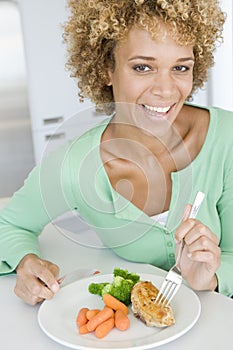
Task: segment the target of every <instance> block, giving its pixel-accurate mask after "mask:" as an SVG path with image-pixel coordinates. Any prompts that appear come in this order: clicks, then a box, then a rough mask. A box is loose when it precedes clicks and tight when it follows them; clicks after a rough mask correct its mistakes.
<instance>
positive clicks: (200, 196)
mask: <svg viewBox="0 0 233 350" xmlns="http://www.w3.org/2000/svg"><path fill="white" fill-rule="evenodd" d="M204 197H205V194H204V193H203V192H198V193H197V195H196V197H195V200H194V202H193V205H192V209H191V212H190V214H189V218H192V219H195V217H196V215H197V213H198V210H199V208H200V206H201V204H202V202H203V200H204ZM183 247H184V240H182V241H181V243H180V246H179V250H178V253H177V258H176V263H175V264H174V265H173V266H172V267H171V269H170V270H169V271H168V273H167V275H166V277H165V279H164V281H163V284H162V286H161V288H160V290H159V293H158V295H157V297H156V299H155V303H157V304H158V305H160V304H162V305H167V304H169V303H170V302H171V300H172V299H173V297H174V296H175V294H176V293H177V291H178V290H179V288H180V286H181V284H182V276H181V272H180V270H179V269H178V268H177V266H178V265H179V261H180V257H181V253H182V250H183Z"/></svg>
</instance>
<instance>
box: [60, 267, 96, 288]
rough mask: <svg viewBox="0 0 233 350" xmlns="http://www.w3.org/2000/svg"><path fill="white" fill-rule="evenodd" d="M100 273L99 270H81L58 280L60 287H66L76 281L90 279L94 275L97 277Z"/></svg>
mask: <svg viewBox="0 0 233 350" xmlns="http://www.w3.org/2000/svg"><path fill="white" fill-rule="evenodd" d="M98 273H100V271H98V270H97V269H87V268H80V269H77V270H75V271H72V272H69V273H67V274H66V275H64V276H62V277H60V278H59V279H58V283H59V284H60V287H64V286H66V285H68V284H70V283H73V282H75V281H78V280H80V279H82V278H85V277H90V276H93V275H96V274H98Z"/></svg>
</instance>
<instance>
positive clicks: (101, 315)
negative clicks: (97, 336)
mask: <svg viewBox="0 0 233 350" xmlns="http://www.w3.org/2000/svg"><path fill="white" fill-rule="evenodd" d="M112 317H114V311H113V310H112V309H111V308H110V307H107V306H105V307H104V309H102V310H101V311H100V312H98V314H97V315H95V316H94V317H92V318H91V319H90V320H89V321H88V322H87V329H88V330H89V332H92V331H94V330H95V329H96V328H97V327H98V326H99V325H100V324H101V323H103V322H104V321H106V320H108V319H109V318H112Z"/></svg>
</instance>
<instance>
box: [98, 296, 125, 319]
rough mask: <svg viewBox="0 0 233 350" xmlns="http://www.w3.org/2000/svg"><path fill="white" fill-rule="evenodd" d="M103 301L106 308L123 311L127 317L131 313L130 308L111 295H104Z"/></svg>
mask: <svg viewBox="0 0 233 350" xmlns="http://www.w3.org/2000/svg"><path fill="white" fill-rule="evenodd" d="M103 301H104V303H105V305H106V306H108V307H109V308H111V309H113V310H115V311H116V310H122V311H123V312H124V313H125V314H126V315H127V314H128V313H129V310H128V307H127V306H126V305H125V304H124V303H122V302H121V301H120V300H118V299H117V298H115V297H113V296H112V295H111V294H104V296H103Z"/></svg>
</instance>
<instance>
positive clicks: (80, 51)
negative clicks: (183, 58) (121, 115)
mask: <svg viewBox="0 0 233 350" xmlns="http://www.w3.org/2000/svg"><path fill="white" fill-rule="evenodd" d="M68 8H69V9H70V12H71V14H70V17H69V18H68V20H67V22H66V23H65V25H64V34H63V37H64V41H65V43H66V45H67V52H68V61H67V68H68V69H69V70H70V71H71V76H72V77H73V78H75V79H76V80H77V84H78V87H79V96H80V99H81V100H82V101H83V99H84V98H89V99H91V100H92V101H93V102H94V103H95V104H96V106H97V107H98V108H99V109H102V110H105V111H106V106H110V105H112V102H114V97H113V91H112V87H111V86H108V85H107V82H108V79H109V78H108V70H109V69H112V70H114V64H115V61H114V48H115V46H116V43H117V42H118V41H120V40H124V39H125V38H126V36H127V33H128V31H129V30H130V28H132V26H134V25H136V26H138V27H139V28H142V29H145V30H147V31H149V32H150V34H151V36H152V37H153V38H156V35H158V32H159V23H161V21H162V22H163V23H166V24H168V25H169V27H170V30H171V35H172V37H173V39H174V40H176V42H177V43H179V44H181V45H193V50H194V56H195V66H194V72H193V73H194V75H193V89H192V93H193V92H194V91H195V90H196V89H197V88H200V87H202V86H203V84H204V82H205V81H207V77H208V69H209V68H210V67H212V66H213V64H214V50H215V48H216V44H217V43H218V42H221V41H222V31H223V24H224V21H225V15H224V13H223V12H222V10H221V9H220V7H219V3H218V0H172V1H171V0H68ZM110 109H111V108H110Z"/></svg>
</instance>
